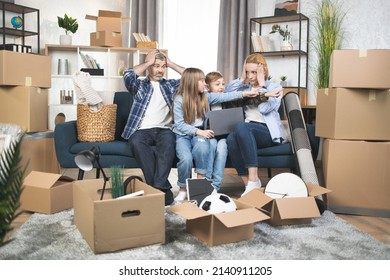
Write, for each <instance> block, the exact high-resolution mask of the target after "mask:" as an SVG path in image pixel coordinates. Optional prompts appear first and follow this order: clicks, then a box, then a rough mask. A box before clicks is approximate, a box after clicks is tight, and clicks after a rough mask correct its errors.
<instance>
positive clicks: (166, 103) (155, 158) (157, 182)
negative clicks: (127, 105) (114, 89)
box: [122, 50, 185, 205]
mask: <svg viewBox="0 0 390 280" xmlns="http://www.w3.org/2000/svg"><path fill="white" fill-rule="evenodd" d="M167 67H170V68H172V69H173V70H175V71H176V72H178V73H179V74H181V73H183V71H184V69H185V68H184V67H181V66H179V65H177V64H176V63H173V62H172V61H170V60H169V58H168V57H167V56H166V55H164V54H163V53H161V52H160V51H158V50H153V51H151V52H150V53H148V55H147V56H146V58H145V62H144V63H142V64H139V65H136V66H134V68H133V69H131V68H129V69H128V70H126V71H125V73H124V75H123V79H124V83H125V86H126V88H127V90H128V91H129V92H130V93H131V94H133V95H134V103H133V106H132V108H131V110H130V114H129V118H128V119H127V123H126V126H125V129H124V131H123V133H122V137H123V138H124V139H127V140H128V141H129V144H130V146H131V148H132V151H133V154H134V156H135V158H136V160H137V163H138V164H139V165H140V167H141V169H142V172H143V174H144V177H145V180H146V183H147V184H148V185H150V186H153V187H155V188H157V189H159V190H161V191H162V192H164V193H165V205H170V204H171V203H172V202H173V194H172V191H171V188H172V186H171V184H170V183H169V181H168V176H169V173H170V170H171V167H172V165H173V161H174V159H175V143H176V138H175V134H174V133H173V132H172V130H171V127H172V116H171V109H172V104H173V98H174V96H175V94H176V91H177V89H178V87H179V85H180V79H177V80H176V79H165V78H164V74H165V71H166V68H167ZM146 70H147V71H148V75H147V77H146V78H145V79H140V78H139V76H140V75H141V74H142V73H144V72H145V71H146Z"/></svg>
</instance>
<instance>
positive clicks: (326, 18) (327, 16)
mask: <svg viewBox="0 0 390 280" xmlns="http://www.w3.org/2000/svg"><path fill="white" fill-rule="evenodd" d="M344 16H345V13H343V12H342V11H341V6H340V5H339V4H338V2H332V1H331V0H324V1H321V3H319V4H317V6H316V10H315V16H314V28H315V30H316V33H317V37H316V38H314V40H313V42H314V49H315V50H316V52H317V54H318V65H317V70H316V71H317V72H316V85H317V88H328V86H329V71H330V56H331V55H332V52H333V50H336V49H340V46H341V43H342V38H343V36H342V28H341V26H342V22H343V19H344Z"/></svg>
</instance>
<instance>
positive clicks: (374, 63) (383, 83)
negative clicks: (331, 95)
mask: <svg viewBox="0 0 390 280" xmlns="http://www.w3.org/2000/svg"><path fill="white" fill-rule="evenodd" d="M389 77H390V50H334V51H333V53H332V55H331V58H330V72H329V87H330V88H333V87H335V88H337V87H342V88H367V89H389V88H390V79H389Z"/></svg>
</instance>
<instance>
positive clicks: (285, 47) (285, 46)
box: [270, 24, 293, 51]
mask: <svg viewBox="0 0 390 280" xmlns="http://www.w3.org/2000/svg"><path fill="white" fill-rule="evenodd" d="M273 33H279V34H280V36H282V42H281V43H280V50H281V51H291V50H292V49H293V46H292V44H291V33H290V30H288V25H286V29H283V28H282V27H281V26H280V25H279V24H274V25H272V30H271V32H270V34H273Z"/></svg>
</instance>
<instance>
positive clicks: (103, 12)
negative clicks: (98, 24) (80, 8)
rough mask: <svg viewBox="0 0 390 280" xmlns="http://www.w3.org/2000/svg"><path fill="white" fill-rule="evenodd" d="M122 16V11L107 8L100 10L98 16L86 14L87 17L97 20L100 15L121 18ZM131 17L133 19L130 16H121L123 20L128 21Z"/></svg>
mask: <svg viewBox="0 0 390 280" xmlns="http://www.w3.org/2000/svg"><path fill="white" fill-rule="evenodd" d="M121 16H122V13H121V12H116V11H107V10H99V12H98V15H97V16H93V15H85V19H90V20H97V19H98V17H110V18H121ZM130 19H131V18H130V17H124V18H121V20H122V22H127V21H129V20H130Z"/></svg>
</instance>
